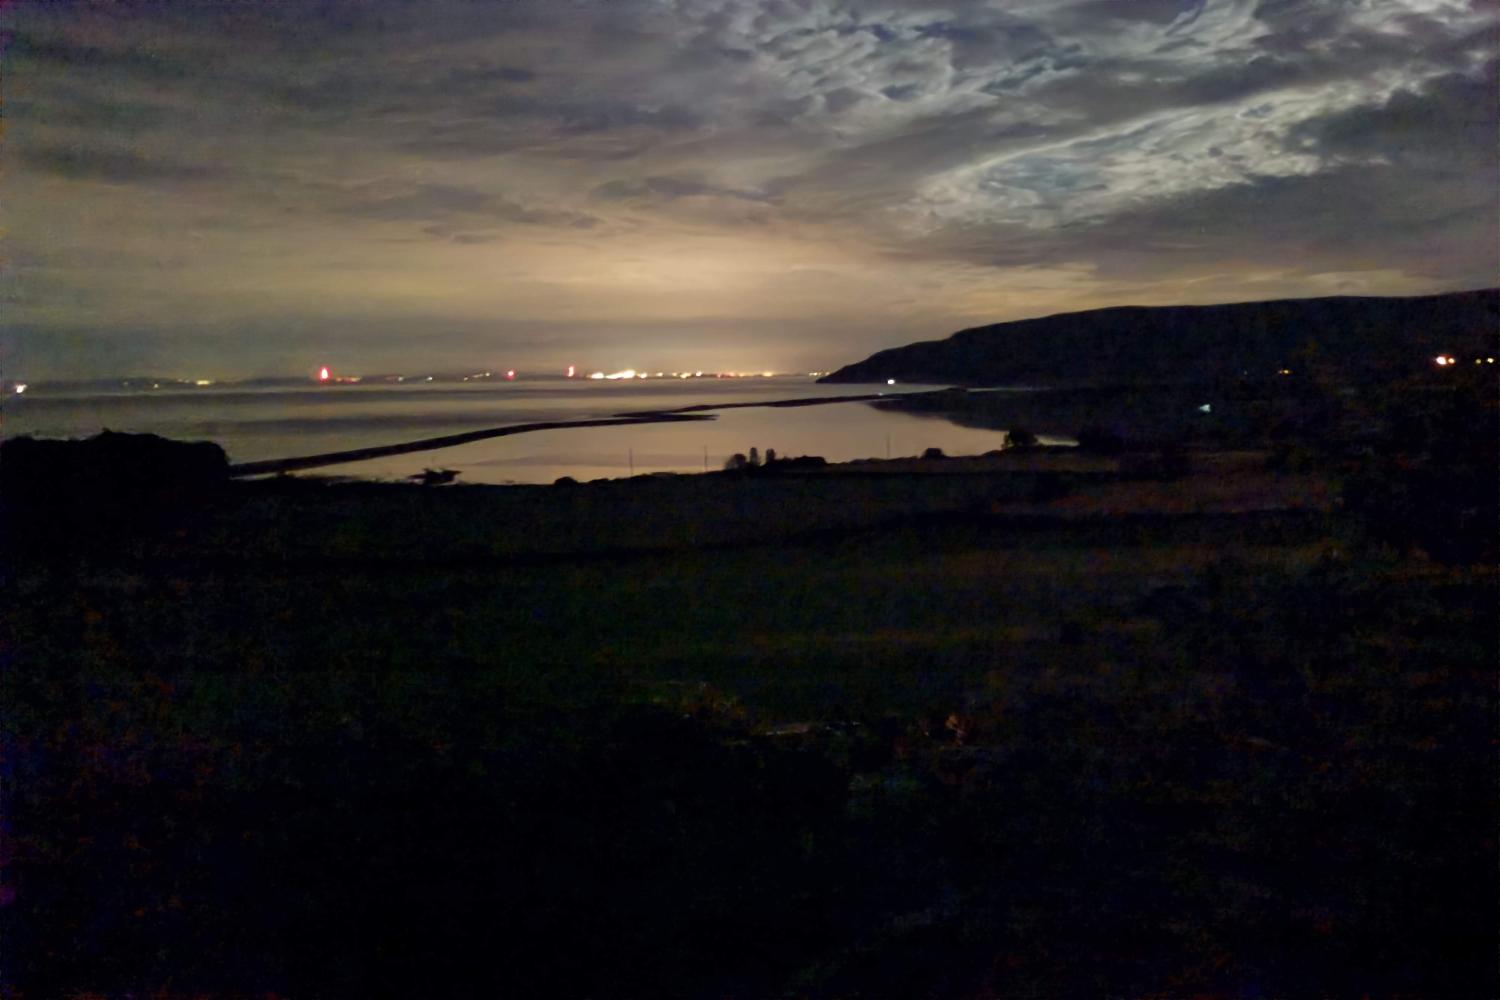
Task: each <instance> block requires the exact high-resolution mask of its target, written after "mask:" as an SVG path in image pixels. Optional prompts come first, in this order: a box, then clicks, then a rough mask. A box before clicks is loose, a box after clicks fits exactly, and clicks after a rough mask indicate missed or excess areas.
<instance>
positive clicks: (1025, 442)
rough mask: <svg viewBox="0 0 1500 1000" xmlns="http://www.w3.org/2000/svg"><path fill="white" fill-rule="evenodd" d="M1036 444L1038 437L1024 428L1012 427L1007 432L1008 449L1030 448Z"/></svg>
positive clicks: (1006, 444)
mask: <svg viewBox="0 0 1500 1000" xmlns="http://www.w3.org/2000/svg"><path fill="white" fill-rule="evenodd" d="M1036 443H1037V442H1036V435H1035V434H1033V433H1031V431H1029V430H1027V429H1026V428H1024V427H1012V428H1011V429H1010V430H1008V431H1006V432H1005V446H1006V447H1007V448H1030V447H1032V446H1034V445H1035V444H1036Z"/></svg>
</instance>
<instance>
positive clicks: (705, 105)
mask: <svg viewBox="0 0 1500 1000" xmlns="http://www.w3.org/2000/svg"><path fill="white" fill-rule="evenodd" d="M0 19H4V23H3V25H0V27H3V28H4V29H5V30H8V31H9V32H10V33H11V40H10V44H9V46H8V47H7V48H6V49H5V50H4V52H3V55H0V60H3V65H0V70H3V71H4V72H5V75H6V79H7V95H6V96H7V101H8V104H7V112H6V118H7V121H6V127H7V135H6V154H7V156H6V160H7V162H6V167H7V173H6V179H5V184H6V192H5V194H6V198H5V199H4V211H5V214H6V220H5V221H6V227H7V234H8V240H9V242H10V244H11V247H12V255H13V256H15V257H23V256H24V257H25V259H28V260H31V261H34V264H32V265H29V266H28V269H27V275H26V277H25V281H24V288H23V290H29V294H28V295H26V296H21V297H19V298H21V299H24V301H19V302H18V305H17V306H16V307H15V308H12V309H9V310H8V312H9V314H10V315H9V316H7V317H0V329H3V328H4V325H5V324H7V323H11V324H15V325H17V326H19V325H20V324H22V323H23V322H24V323H26V324H30V325H29V326H28V327H27V329H30V330H45V329H47V328H48V325H49V324H52V325H54V326H55V327H56V328H57V329H59V330H61V329H64V328H66V329H78V328H83V327H85V326H87V325H88V324H90V323H108V322H115V321H117V322H120V323H124V322H125V320H124V319H119V318H118V317H127V316H128V317H129V321H130V324H131V325H130V328H131V329H132V330H141V329H147V328H150V326H151V325H152V323H153V322H160V323H161V324H163V325H168V326H170V325H172V323H174V322H175V319H174V317H178V316H180V315H184V314H190V315H195V316H204V315H209V314H210V313H211V314H212V315H213V316H214V317H215V318H214V322H213V323H212V324H205V331H204V333H203V334H202V335H203V336H204V337H206V338H210V339H212V338H216V337H217V338H221V339H222V340H225V341H227V340H229V339H232V338H234V337H237V336H240V335H241V334H242V333H243V331H247V330H252V329H255V330H260V329H264V327H265V325H266V323H267V322H269V321H268V320H266V319H265V317H266V316H268V315H271V314H272V313H275V314H276V315H278V316H285V315H289V314H297V313H298V312H299V310H300V311H306V312H307V313H308V314H310V315H311V314H316V315H330V314H334V315H342V314H343V313H341V312H340V310H341V309H346V310H349V311H353V312H355V313H358V312H359V311H360V310H361V309H364V308H365V307H366V303H369V302H377V301H378V303H379V304H380V309H381V315H383V316H388V317H389V320H388V322H389V324H390V329H392V330H397V329H399V328H400V327H401V324H402V322H405V321H406V320H403V317H410V319H409V322H410V324H411V325H412V328H413V329H417V328H419V327H421V324H424V323H425V324H428V325H430V324H431V320H432V317H433V315H434V310H435V309H437V308H438V307H437V306H435V305H434V303H441V309H442V310H448V311H449V312H451V313H452V314H454V315H462V316H464V317H466V321H465V322H466V323H467V322H468V320H469V319H472V318H474V317H482V316H486V315H491V314H493V313H494V312H495V311H496V310H497V309H500V308H501V307H502V305H503V307H504V308H505V309H507V310H509V311H511V312H514V311H516V310H518V309H521V308H522V307H521V306H520V305H517V304H518V303H524V309H525V310H526V315H527V317H528V321H530V322H536V323H544V322H545V323H548V324H551V325H548V326H546V327H545V330H546V331H547V334H546V335H547V336H557V337H562V336H564V333H563V332H562V331H563V330H564V329H565V328H566V329H567V330H569V331H572V332H569V333H568V334H567V335H568V336H578V337H583V338H585V339H586V338H587V337H588V336H597V337H599V338H600V341H601V343H602V342H605V341H606V340H607V339H608V337H609V336H610V334H609V333H608V332H607V331H608V330H611V329H619V330H623V329H627V328H628V329H633V330H643V329H645V330H649V329H651V328H653V324H665V325H670V324H687V323H688V320H686V319H684V316H683V313H682V310H683V309H686V308H687V305H686V304H685V303H684V301H683V300H684V299H685V298H686V299H690V300H691V303H692V305H691V308H692V310H693V315H695V316H698V317H700V318H711V319H712V329H714V330H716V331H720V332H723V331H726V330H731V329H732V328H733V321H732V320H730V319H727V318H726V317H733V316H741V317H742V321H741V322H742V326H741V329H743V330H744V331H746V336H753V337H756V338H762V340H763V341H764V342H765V343H767V344H769V343H770V342H771V341H772V340H776V338H777V336H778V335H777V334H776V333H775V330H776V329H778V327H777V325H776V324H777V323H782V324H785V323H786V322H787V317H786V316H785V315H781V314H778V315H777V317H775V322H772V321H771V319H769V318H768V317H767V316H766V314H765V312H764V310H765V309H767V308H769V307H768V306H767V303H768V302H771V303H774V304H776V306H777V308H778V309H781V308H782V307H783V305H784V306H785V308H786V309H790V308H793V307H795V308H797V309H801V310H803V311H804V312H805V313H806V314H808V315H814V314H816V315H817V316H819V317H821V318H822V319H821V320H820V322H821V323H822V329H825V330H828V331H834V332H831V333H828V334H827V338H828V339H827V340H826V341H824V342H823V343H824V344H826V345H827V353H819V354H818V355H817V357H818V359H819V363H818V364H817V365H813V367H820V366H821V365H822V364H824V363H831V362H835V361H839V360H844V359H845V358H846V357H847V356H848V355H851V354H858V353H859V352H860V350H861V349H862V348H863V347H864V346H866V345H865V342H864V341H862V340H858V338H863V337H876V336H887V335H891V333H892V331H894V330H897V329H898V328H899V329H901V330H906V331H908V335H907V339H913V338H917V337H922V336H935V335H939V334H941V333H943V332H945V324H948V323H950V322H951V321H952V320H953V319H954V317H955V316H957V315H960V314H962V315H963V316H965V317H969V318H980V317H979V316H978V312H979V311H981V310H993V311H994V312H995V313H996V314H995V315H993V316H990V317H984V318H993V319H1001V318H1012V317H1013V315H1014V313H1013V310H1021V309H1025V310H1035V311H1051V312H1056V311H1061V310H1063V309H1066V308H1069V307H1070V306H1071V305H1073V304H1075V303H1083V302H1087V303H1089V304H1108V303H1109V302H1110V301H1133V300H1142V301H1143V300H1147V299H1156V300H1159V299H1161V298H1163V297H1168V296H1172V295H1184V296H1189V297H1192V296H1207V295H1222V296H1225V297H1228V298H1246V297H1253V294H1268V293H1269V294H1275V293H1277V292H1278V290H1282V291H1286V292H1288V293H1297V294H1301V293H1305V292H1306V291H1307V290H1308V289H1315V288H1324V287H1332V286H1333V285H1337V284H1339V283H1343V284H1351V283H1352V284H1354V285H1360V284H1361V283H1363V286H1364V287H1366V288H1367V289H1368V290H1372V291H1379V290H1380V289H1381V288H1386V289H1391V290H1402V291H1406V290H1411V289H1413V288H1417V287H1420V288H1422V289H1423V290H1428V289H1431V290H1436V289H1438V288H1442V287H1461V286H1472V285H1474V284H1483V283H1488V282H1490V281H1492V280H1493V270H1494V267H1493V265H1494V253H1493V251H1494V247H1495V245H1496V244H1497V242H1500V238H1497V222H1496V220H1497V218H1500V201H1497V193H1496V190H1495V185H1494V176H1495V173H1496V168H1497V166H1500V164H1497V163H1496V147H1495V144H1494V141H1493V140H1494V127H1495V124H1496V119H1497V115H1500V112H1497V109H1496V94H1497V87H1496V72H1497V68H1496V59H1497V57H1500V10H1497V9H1496V8H1495V7H1494V6H1493V5H1492V4H1484V3H1470V2H1467V0H1361V2H1359V3H1352V2H1351V3H1330V2H1327V0H1006V2H1004V3H978V2H959V3H954V2H951V0H901V2H897V0H795V2H793V0H764V2H758V3H754V4H749V3H744V2H742V0H649V2H648V0H618V2H611V3H568V4H559V3H555V2H542V0H513V2H506V3H494V4H475V3H468V2H458V0H432V2H430V3H424V4H420V5H404V4H360V3H352V2H346V0H334V2H330V3H320V4H316V5H303V4H211V5H195V4H172V5H168V4H147V5H132V4H115V5H97V4H62V3H60V4H29V5H12V6H11V7H9V8H7V9H6V10H5V11H4V12H3V13H0ZM64 182H65V183H64ZM167 261H170V262H173V266H171V267H170V268H169V267H166V266H165V265H160V266H156V267H155V269H154V270H148V269H146V268H149V267H151V266H153V265H151V262H167ZM1329 275H1336V276H1338V277H1336V278H1330V277H1328V276H1329ZM1360 275H1364V277H1359V276H1360ZM1487 275H1489V276H1490V277H1486V276H1487ZM1252 293H1253V294H1252ZM778 296H779V298H778ZM882 310H883V311H882ZM439 311H441V310H439ZM1001 313H1008V314H1007V315H1001ZM112 317H116V319H112ZM459 326H460V327H461V329H462V331H464V332H463V333H462V334H461V335H460V334H455V335H454V338H453V344H455V345H461V343H462V342H463V338H464V337H467V336H470V335H471V334H472V336H473V337H474V338H475V340H474V341H473V342H474V343H475V344H480V343H487V341H485V340H484V339H483V338H484V336H485V335H484V334H482V333H481V332H478V331H480V330H482V324H476V325H475V326H472V327H471V326H468V325H464V324H460V325H459ZM295 328H296V329H297V330H300V331H303V334H299V335H304V334H306V331H307V330H308V329H309V328H310V327H309V326H308V325H306V324H299V325H297V326H296V327H295ZM457 328H458V327H456V329H457ZM673 328H674V329H676V328H677V327H675V326H674V327H673ZM683 329H687V327H686V326H684V327H683ZM811 329H812V327H808V329H805V330H801V331H800V332H799V334H798V335H797V336H795V337H793V336H790V335H789V336H787V337H785V338H783V339H780V340H776V343H777V344H778V345H779V346H778V347H777V348H776V349H777V350H778V351H784V352H786V353H787V354H788V355H789V358H788V361H787V362H786V364H787V365H788V366H793V365H794V364H796V363H798V362H795V361H793V360H792V359H791V357H790V356H791V355H795V356H797V357H803V356H808V355H809V352H812V351H814V348H815V346H816V342H817V335H816V332H815V331H814V332H811V333H809V332H808V330H811ZM589 331H595V332H593V333H590V332H589ZM850 331H854V332H850ZM882 331H883V332H882ZM505 335H506V336H509V335H511V334H505ZM33 336H35V334H34V335H33ZM725 336H730V334H725ZM393 337H394V335H393ZM809 338H811V339H809ZM392 342H393V343H396V342H399V338H398V337H397V338H395V339H393V341H392ZM871 346H878V345H871ZM454 349H455V350H458V349H459V348H458V347H457V346H455V348H454ZM727 349H728V348H727V347H726V348H725V350H727ZM571 350H572V348H570V351H571ZM768 350H769V348H768ZM819 350H820V351H821V350H823V349H822V348H819ZM830 354H831V355H832V356H831V357H830V356H829V355H830ZM772 360H774V359H772V358H767V360H766V361H765V362H764V363H771V361H772ZM704 363H705V364H707V363H710V362H708V361H707V360H705V361H704ZM601 364H602V362H601ZM779 366H780V365H778V367H779Z"/></svg>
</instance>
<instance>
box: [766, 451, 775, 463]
mask: <svg viewBox="0 0 1500 1000" xmlns="http://www.w3.org/2000/svg"><path fill="white" fill-rule="evenodd" d="M774 461H776V449H775V448H767V449H766V464H767V465H770V464H771V463H772V462H774Z"/></svg>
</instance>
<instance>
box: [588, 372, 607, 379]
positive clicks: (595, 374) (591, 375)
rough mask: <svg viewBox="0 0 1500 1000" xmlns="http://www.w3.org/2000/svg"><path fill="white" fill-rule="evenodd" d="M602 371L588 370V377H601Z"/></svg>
mask: <svg viewBox="0 0 1500 1000" xmlns="http://www.w3.org/2000/svg"><path fill="white" fill-rule="evenodd" d="M603 377H604V373H603V372H589V378H603Z"/></svg>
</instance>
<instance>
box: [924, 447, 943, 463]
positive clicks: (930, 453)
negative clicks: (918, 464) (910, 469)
mask: <svg viewBox="0 0 1500 1000" xmlns="http://www.w3.org/2000/svg"><path fill="white" fill-rule="evenodd" d="M947 457H948V456H947V455H944V454H943V449H941V448H928V449H927V450H926V451H924V452H922V460H923V461H932V460H933V459H938V458H947Z"/></svg>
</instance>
